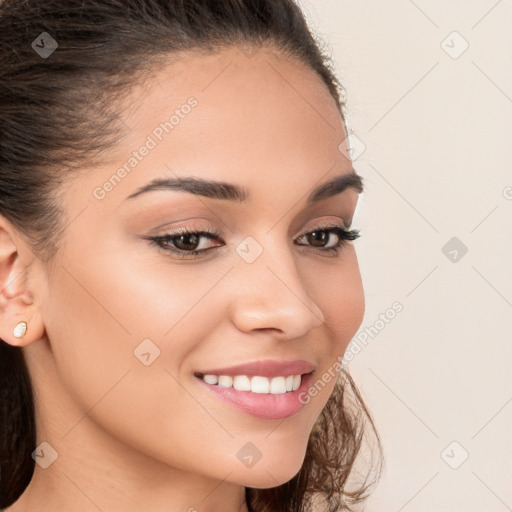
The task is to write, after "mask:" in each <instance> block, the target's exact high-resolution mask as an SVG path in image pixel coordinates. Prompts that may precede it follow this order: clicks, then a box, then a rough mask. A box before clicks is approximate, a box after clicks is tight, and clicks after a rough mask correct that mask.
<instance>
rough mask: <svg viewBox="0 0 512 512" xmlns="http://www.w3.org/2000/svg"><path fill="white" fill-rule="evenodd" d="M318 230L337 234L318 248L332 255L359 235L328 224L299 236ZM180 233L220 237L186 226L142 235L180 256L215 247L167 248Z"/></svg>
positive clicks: (215, 232) (211, 232)
mask: <svg viewBox="0 0 512 512" xmlns="http://www.w3.org/2000/svg"><path fill="white" fill-rule="evenodd" d="M318 231H321V232H322V231H323V232H326V233H329V234H331V233H334V234H335V235H337V236H338V238H339V240H338V242H337V243H336V245H335V246H333V247H327V248H319V250H320V251H322V252H329V253H332V254H334V255H337V254H338V253H339V252H340V251H341V249H342V248H343V247H344V246H345V245H347V243H348V242H349V241H353V240H356V239H357V238H359V237H360V236H361V235H360V232H359V230H358V229H346V228H342V227H341V226H337V225H335V226H332V225H330V226H319V227H317V228H315V229H312V230H311V231H306V232H305V233H303V234H302V235H300V236H299V238H303V237H305V236H307V235H309V234H311V233H314V232H318ZM182 235H200V236H203V237H205V238H209V239H211V240H215V239H218V238H219V237H220V233H219V232H218V231H212V230H209V229H205V230H201V231H193V230H190V229H188V228H179V229H177V230H176V231H174V232H173V233H167V234H165V235H159V236H154V237H144V238H145V239H147V240H149V241H150V243H151V244H152V245H153V244H154V245H157V246H158V247H159V248H161V249H163V250H164V251H166V252H170V253H172V254H175V255H177V256H178V257H180V258H187V257H189V256H197V255H199V254H201V253H204V252H207V251H209V250H210V249H214V248H215V247H209V248H208V249H202V250H194V251H185V250H183V249H176V248H174V249H172V248H169V246H168V245H167V244H169V242H171V241H173V240H175V239H176V238H179V237H180V236H182ZM299 245H305V244H299ZM216 247H219V246H216Z"/></svg>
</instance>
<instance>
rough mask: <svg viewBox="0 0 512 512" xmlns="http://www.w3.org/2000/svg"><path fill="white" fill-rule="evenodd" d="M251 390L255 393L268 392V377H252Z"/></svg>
mask: <svg viewBox="0 0 512 512" xmlns="http://www.w3.org/2000/svg"><path fill="white" fill-rule="evenodd" d="M251 391H252V392H253V393H268V392H269V391H270V382H269V380H268V379H267V377H253V378H252V379H251Z"/></svg>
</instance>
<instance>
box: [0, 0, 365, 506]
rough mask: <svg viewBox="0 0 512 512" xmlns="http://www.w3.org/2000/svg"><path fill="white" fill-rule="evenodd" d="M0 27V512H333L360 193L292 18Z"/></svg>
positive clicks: (357, 488) (330, 90)
mask: <svg viewBox="0 0 512 512" xmlns="http://www.w3.org/2000/svg"><path fill="white" fill-rule="evenodd" d="M0 27H1V31H0V34H1V35H0V38H1V44H0V52H1V53H0V70H1V71H0V103H1V106H2V110H1V114H0V116H1V117H0V120H1V125H0V126H1V128H0V129H1V141H0V159H1V161H0V169H1V170H0V190H1V195H0V278H1V281H0V288H1V290H2V293H1V295H0V301H1V302H0V316H1V321H0V326H1V330H0V338H1V340H2V341H1V342H0V349H1V351H0V358H1V370H2V373H1V382H0V389H1V395H0V406H1V411H2V412H1V429H2V430H1V434H2V437H1V443H2V444H1V452H0V461H1V464H2V467H1V469H2V489H1V503H0V505H1V506H2V507H7V508H6V510H8V511H9V512H23V511H29V510H30V511H32V510H41V511H43V510H48V511H50V510H52V511H53V510H78V511H89V510H98V509H99V510H103V511H118V510H123V511H125V512H126V511H132V510H151V511H163V510H165V511H170V510H173V511H174V510H176V511H177V510H185V511H186V510H188V511H195V510H197V511H205V512H208V511H218V510H223V511H226V512H231V511H233V512H234V511H244V510H245V511H249V510H250V511H258V512H260V511H261V512H263V511H283V510H286V511H294V512H296V511H306V510H313V507H314V504H315V503H317V504H319V503H323V507H324V508H323V510H329V511H334V510H342V509H348V507H349V505H350V503H352V502H356V501H357V500H358V499H360V498H361V497H363V495H364V494H365V492H366V491H367V487H368V481H360V480H357V481H356V482H353V483H352V485H349V475H350V474H351V471H352V468H353V466H354V462H355V460H356V455H357V453H358V451H359V448H360V446H361V443H362V440H363V433H364V429H363V427H364V417H363V416H366V418H367V419H369V420H370V421H369V426H370V428H371V429H373V424H372V422H371V419H370V417H369V415H368V412H367V411H366V409H365V406H364V404H363V403H362V401H361V399H360V396H359V395H358V393H357V390H356V389H355V387H353V383H352V380H351V379H350V377H349V376H348V375H347V374H346V372H345V371H344V370H343V368H342V363H343V359H342V358H343V353H344V351H345V348H346V347H347V344H348V343H349V341H350V339H351V338H352V336H353V335H354V334H355V333H356V331H357V329H358V327H359V325H360V323H361V320H362V316H363V311H364V295H363V289H362V285H361V278H360V274H359V270H358V264H357V258H356V254H355V251H354V247H353V245H352V243H351V241H353V240H355V239H356V238H357V236H358V233H357V230H355V229H352V227H351V222H352V217H353V214H354V210H355V207H356V203H357V198H358V194H359V193H360V192H361V191H362V179H361V178H360V177H359V176H358V175H357V174H356V173H355V171H354V169H353V167H352V164H351V161H350V159H349V158H348V155H349V152H348V149H349V148H348V147H347V132H346V128H345V124H344V117H343V104H342V102H341V101H340V96H339V87H340V86H339V83H338V82H337V80H336V78H335V76H334V75H333V73H332V71H331V68H330V66H329V64H328V60H327V58H326V57H325V56H324V55H322V53H321V51H320V50H319V47H318V45H317V43H316V42H315V39H314V38H313V36H312V35H311V33H310V32H309V30H308V28H307V25H306V23H305V21H304V18H303V15H302V13H301V11H300V9H299V8H298V6H297V5H296V4H294V3H293V2H292V0H278V1H277V0H260V1H254V0H223V1H221V2H219V1H213V0H210V1H208V0H194V1H191V0H129V1H124V2H120V1H118V0H101V1H100V0H88V1H87V2H82V0H28V1H24V2H19V0H4V1H3V3H2V4H1V7H0ZM338 376H339V378H338ZM346 389H352V391H353V397H354V400H355V401H354V403H353V404H352V406H351V404H350V403H349V402H347V400H346V399H345V398H344V395H345V391H346ZM366 469H367V470H368V469H370V468H366Z"/></svg>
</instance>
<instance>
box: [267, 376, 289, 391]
mask: <svg viewBox="0 0 512 512" xmlns="http://www.w3.org/2000/svg"><path fill="white" fill-rule="evenodd" d="M270 392H271V393H272V394H273V395H280V394H281V393H286V380H285V378H284V377H274V378H273V379H272V380H271V381H270Z"/></svg>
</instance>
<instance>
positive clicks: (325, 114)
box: [119, 48, 345, 166]
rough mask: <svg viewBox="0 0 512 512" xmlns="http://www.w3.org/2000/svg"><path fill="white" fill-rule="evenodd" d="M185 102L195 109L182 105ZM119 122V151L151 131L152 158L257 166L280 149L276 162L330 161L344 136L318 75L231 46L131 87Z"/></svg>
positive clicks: (272, 55) (269, 54) (185, 59)
mask: <svg viewBox="0 0 512 512" xmlns="http://www.w3.org/2000/svg"><path fill="white" fill-rule="evenodd" d="M191 98H194V100H195V102H196V106H194V107H193V108H192V109H189V108H188V107H186V108H185V106H186V105H187V102H188V103H190V101H191ZM173 114H174V116H173ZM122 119H123V122H124V123H125V125H126V126H127V127H128V131H127V134H126V136H125V137H124V138H123V141H122V143H121V145H120V148H119V149H120V150H121V151H123V150H124V151H125V152H126V151H128V152H129V151H130V150H133V148H136V147H138V146H139V145H140V144H141V143H143V142H144V140H145V139H146V138H147V136H148V135H150V134H153V138H154V139H155V141H156V143H157V147H156V148H155V151H152V154H155V155H158V154H162V155H163V153H167V154H168V155H169V160H171V159H172V157H173V156H174V157H175V158H180V157H181V156H182V155H190V154H191V153H196V154H198V153H199V154H201V153H202V154H205V153H208V155H209V157H210V158H215V160H216V162H217V163H222V162H225V163H226V164H227V163H228V162H233V161H238V162H241V161H245V162H246V163H247V164H248V163H249V161H252V160H257V161H258V162H259V165H261V162H262V161H263V160H265V156H266V155H268V154H269V151H272V154H271V157H272V160H273V162H274V164H275V165H278V166H279V165H280V162H278V161H276V156H277V153H278V152H280V151H281V152H282V154H281V158H282V160H287V161H290V159H293V158H294V156H295V157H296V158H297V159H298V160H301V161H303V162H304V158H306V160H308V159H312V160H313V161H314V163H315V165H317V164H318V160H319V159H320V160H321V159H322V155H326V154H327V153H330V155H329V156H328V157H324V159H326V160H331V161H332V155H333V150H334V154H335V152H336V150H337V148H338V146H339V144H340V142H341V141H342V140H344V139H345V131H344V126H343V122H342V119H341V115H340V114H339V112H338V109H337V107H336V104H335V101H334V99H333V98H332V96H331V95H330V93H329V91H328V90H327V87H326V86H325V84H324V83H323V82H322V80H321V78H320V77H319V76H318V75H317V74H316V73H315V72H314V71H312V70H310V69H309V68H307V67H305V66H304V65H303V64H301V63H299V62H297V61H294V60H288V59H285V58H284V57H283V56H282V55H281V54H279V53H277V52H276V51H272V50H270V49H260V50H259V51H256V53H254V54H252V55H251V56H250V57H248V56H247V55H245V54H244V53H242V52H241V51H239V50H238V49H236V48H229V49H226V50H223V51H222V52H220V53H217V54H214V55H196V54H186V55H181V56H180V57H179V58H177V59H173V61H172V62H170V63H169V64H168V65H167V66H166V67H163V68H162V69H159V70H155V72H154V75H153V77H152V78H150V79H148V80H147V82H145V83H144V85H143V86H142V87H138V88H136V89H134V90H133V92H132V94H131V95H130V98H129V99H128V101H127V102H126V110H125V111H124V113H123V116H122ZM169 122H170V124H171V125H172V126H170V127H169ZM166 127H167V130H166V129H165V128H166ZM155 130H156V132H155ZM155 133H156V135H155ZM159 139H161V140H159ZM291 150H293V151H291ZM285 152H286V154H285ZM269 156H270V155H269ZM175 161H176V160H175ZM305 163H306V162H305ZM331 165H332V162H331Z"/></svg>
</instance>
